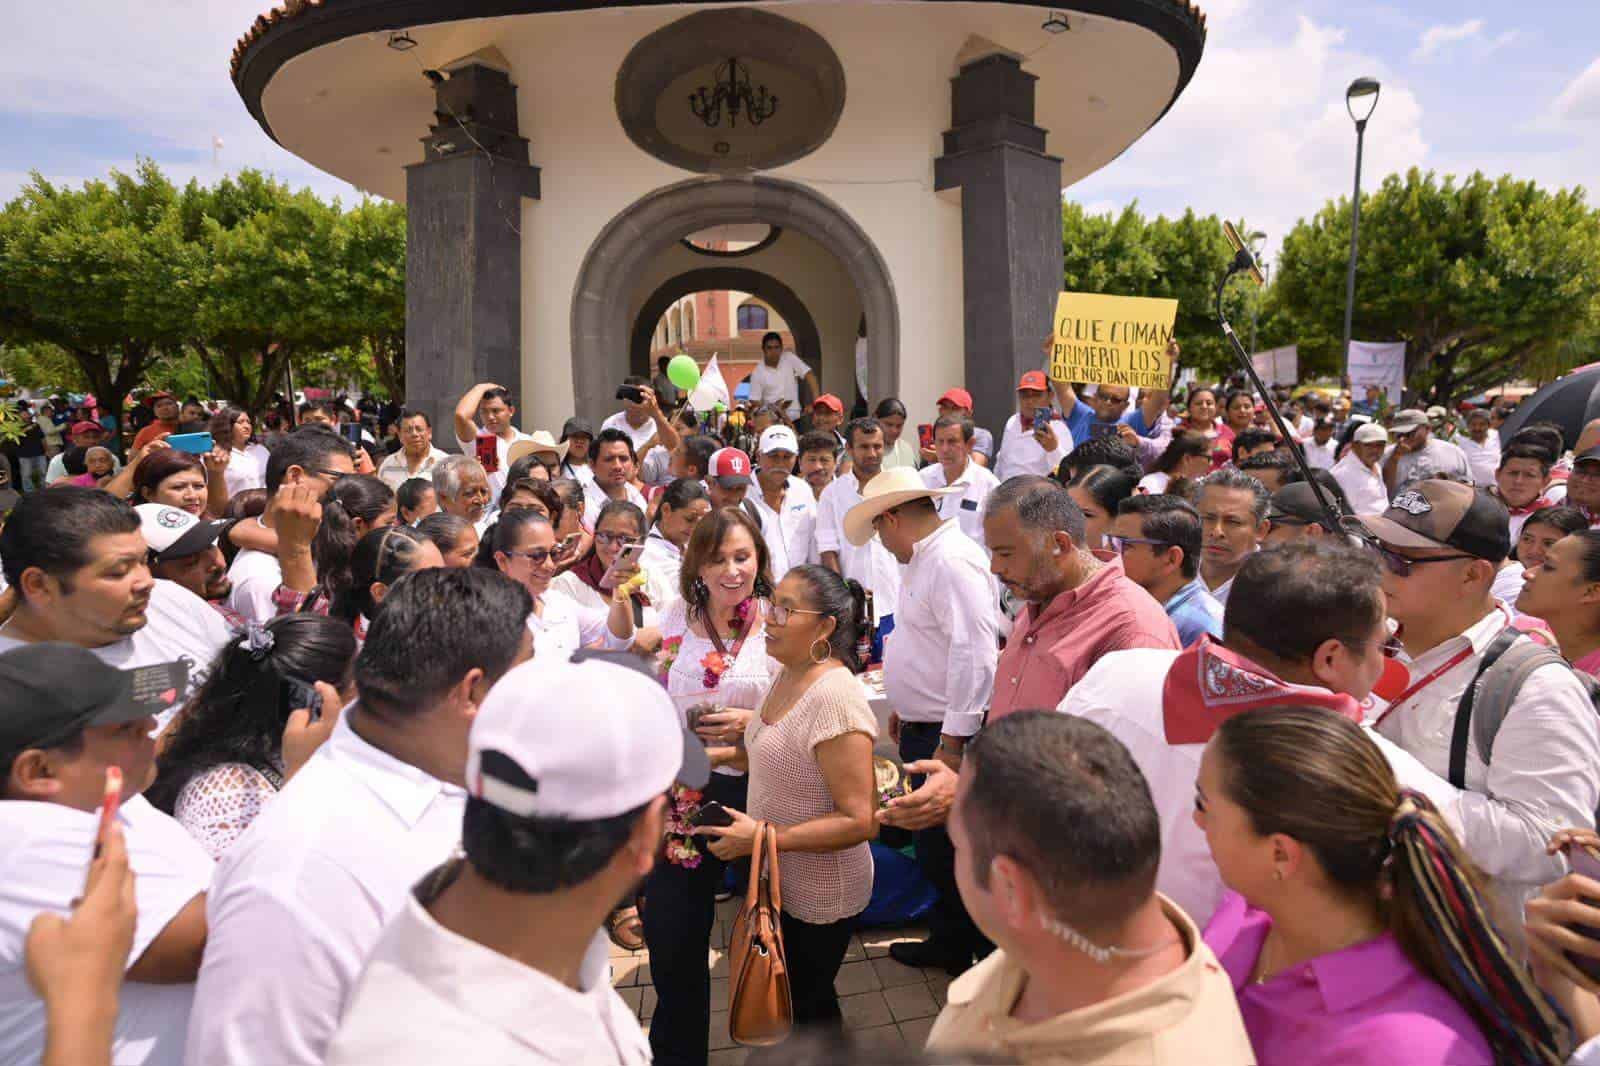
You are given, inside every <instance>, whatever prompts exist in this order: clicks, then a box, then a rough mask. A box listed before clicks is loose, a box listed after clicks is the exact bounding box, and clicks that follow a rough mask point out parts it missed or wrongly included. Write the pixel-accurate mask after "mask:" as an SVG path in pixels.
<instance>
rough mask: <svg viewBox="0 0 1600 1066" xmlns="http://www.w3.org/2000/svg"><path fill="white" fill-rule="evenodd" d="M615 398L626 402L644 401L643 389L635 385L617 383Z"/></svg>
mask: <svg viewBox="0 0 1600 1066" xmlns="http://www.w3.org/2000/svg"><path fill="white" fill-rule="evenodd" d="M617 399H619V400H625V401H627V402H628V403H644V390H643V389H641V388H639V386H637V385H618V386H617Z"/></svg>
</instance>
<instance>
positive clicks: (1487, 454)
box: [1454, 407, 1500, 488]
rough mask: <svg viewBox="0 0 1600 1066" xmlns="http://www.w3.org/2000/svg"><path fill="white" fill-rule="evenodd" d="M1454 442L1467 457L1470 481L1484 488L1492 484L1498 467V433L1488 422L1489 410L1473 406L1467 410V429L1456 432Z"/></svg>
mask: <svg viewBox="0 0 1600 1066" xmlns="http://www.w3.org/2000/svg"><path fill="white" fill-rule="evenodd" d="M1454 444H1455V446H1456V447H1457V448H1460V449H1461V452H1462V454H1463V455H1465V456H1466V457H1467V468H1468V469H1469V470H1471V471H1472V483H1473V484H1474V485H1478V486H1481V487H1484V488H1487V487H1488V486H1490V485H1493V484H1494V475H1495V471H1496V470H1498V469H1499V468H1500V434H1499V433H1497V432H1495V430H1494V428H1493V427H1492V426H1491V425H1490V424H1489V412H1488V411H1485V410H1484V409H1483V408H1481V407H1474V408H1473V409H1472V410H1470V411H1468V412H1467V431H1466V432H1465V433H1457V434H1456V436H1455V440H1454Z"/></svg>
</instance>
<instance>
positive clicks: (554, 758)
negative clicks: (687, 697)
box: [467, 652, 711, 822]
mask: <svg viewBox="0 0 1600 1066" xmlns="http://www.w3.org/2000/svg"><path fill="white" fill-rule="evenodd" d="M710 775H711V763H710V761H709V759H708V758H707V756H706V749H705V746H704V745H703V744H702V743H701V742H700V739H699V738H698V737H696V736H695V735H694V734H693V733H692V732H690V731H689V729H688V728H687V726H686V725H685V724H684V723H683V720H682V719H681V718H680V717H679V714H678V710H677V708H676V707H674V706H673V705H672V699H671V697H669V696H668V695H667V692H666V690H665V689H664V688H662V687H661V685H660V684H659V683H658V682H657V681H656V680H655V679H654V678H652V677H650V676H649V675H648V674H647V673H645V671H644V669H643V667H642V666H633V665H629V664H628V662H627V660H625V659H623V658H620V657H619V656H618V655H617V654H615V653H605V652H579V653H577V654H576V655H574V656H573V657H572V658H571V659H562V660H557V661H554V662H552V661H550V660H548V659H535V660H529V661H528V662H525V663H523V664H522V665H520V666H517V667H515V668H513V669H512V670H510V671H509V672H507V673H506V675H505V676H504V677H502V678H501V679H500V680H499V681H498V682H496V683H495V686H494V688H493V689H491V690H490V691H489V695H488V697H487V698H486V699H485V700H484V701H483V706H482V707H480V708H479V709H478V713H477V715H476V716H475V717H474V718H473V720H472V729H471V732H470V734H469V735H468V739H467V791H468V792H470V793H471V794H472V795H473V796H475V797H477V798H478V799H481V800H483V801H484V802H485V803H488V804H490V805H492V806H494V807H498V808H499V809H501V810H503V811H505V812H506V813H508V814H513V815H516V816H517V817H519V818H559V819H566V820H570V821H582V822H592V821H598V820H600V819H603V818H615V817H617V816H618V815H622V814H626V813H628V812H629V811H631V810H635V809H636V808H639V807H642V806H644V805H645V804H646V803H649V802H650V801H651V800H652V799H654V798H655V797H656V796H659V795H661V794H662V793H664V792H666V791H667V789H668V788H670V787H672V784H673V782H675V781H676V782H680V783H682V784H684V785H686V786H688V787H689V788H703V787H704V786H705V783H706V781H707V779H708V778H709V777H710Z"/></svg>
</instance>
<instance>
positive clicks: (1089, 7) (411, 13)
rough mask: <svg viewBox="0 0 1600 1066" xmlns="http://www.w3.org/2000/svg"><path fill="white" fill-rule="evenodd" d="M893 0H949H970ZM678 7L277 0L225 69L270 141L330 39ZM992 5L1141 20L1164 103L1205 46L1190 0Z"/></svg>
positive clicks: (646, 0) (498, 0) (669, 2)
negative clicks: (1165, 76)
mask: <svg viewBox="0 0 1600 1066" xmlns="http://www.w3.org/2000/svg"><path fill="white" fill-rule="evenodd" d="M900 2H901V3H906V4H911V3H933V4H948V3H952V2H955V3H960V2H970V0H900ZM685 6H686V5H684V4H683V3H682V0H625V2H622V3H618V2H615V0H284V2H283V3H282V4H279V5H278V6H276V7H274V8H272V9H271V10H270V11H268V12H267V13H266V14H264V15H260V16H257V18H256V20H255V22H254V23H252V24H251V26H250V28H249V30H247V31H246V32H245V34H244V36H242V37H240V38H239V41H238V43H237V44H236V45H235V46H234V49H233V57H232V60H231V63H230V73H231V75H232V78H233V83H234V87H235V88H236V89H237V90H238V92H239V95H240V96H241V97H242V98H243V100H244V103H245V106H246V107H247V108H248V109H249V111H250V113H251V115H253V116H254V117H255V119H256V121H257V122H258V123H260V124H261V127H262V129H264V130H265V131H266V132H267V134H268V135H269V136H273V139H274V140H276V139H277V138H276V136H275V135H274V134H273V132H272V128H271V126H270V125H269V124H268V122H267V120H266V116H265V114H264V113H263V111H262V106H261V97H262V93H263V92H264V91H265V89H266V86H267V83H268V82H270V81H271V80H272V77H273V75H274V74H276V73H277V71H278V70H279V68H281V67H282V66H283V65H284V64H285V63H287V62H289V61H290V60H292V59H294V58H295V57H296V56H299V55H302V54H304V53H306V52H309V51H311V50H313V49H315V48H318V47H320V46H322V45H325V44H329V43H332V42H334V41H339V40H343V39H345V38H349V37H354V36H359V35H362V34H368V33H380V32H385V31H393V30H403V29H407V28H410V27H417V26H427V25H436V24H439V23H446V22H458V21H464V20H469V19H488V18H501V17H506V16H514V15H532V14H546V13H556V12H577V11H599V10H616V9H618V8H630V7H632V8H651V7H679V8H682V7H685ZM692 6H694V7H698V8H701V9H705V8H713V7H717V6H729V7H738V6H751V5H750V3H749V0H700V2H699V3H697V4H694V5H692ZM756 6H760V5H756ZM996 6H1001V7H1006V6H1017V7H1032V8H1037V9H1039V10H1050V9H1055V10H1061V11H1065V12H1067V13H1069V14H1071V13H1078V14H1084V15H1096V16H1101V17H1104V18H1110V19H1116V20H1118V21H1122V22H1127V23H1132V24H1134V25H1138V26H1142V27H1144V28H1146V29H1148V30H1150V31H1152V32H1154V33H1156V34H1158V35H1160V36H1161V37H1162V38H1163V39H1164V40H1166V41H1167V43H1168V44H1169V45H1171V47H1172V49H1173V51H1174V52H1176V53H1177V56H1178V66H1179V74H1178V78H1177V82H1176V85H1175V86H1174V88H1173V92H1172V97H1171V100H1169V101H1168V105H1167V106H1168V107H1170V106H1171V103H1172V101H1176V100H1177V98H1178V95H1179V94H1180V93H1182V92H1183V90H1184V87H1185V86H1187V85H1188V84H1189V79H1190V78H1191V77H1193V75H1194V70H1195V67H1196V66H1197V65H1198V64H1199V62H1200V53H1201V51H1202V50H1203V49H1204V47H1205V40H1206V17H1205V13H1204V12H1202V11H1201V10H1200V9H1199V8H1198V7H1196V6H1195V5H1194V4H1193V3H1191V2H1190V0H1069V2H1067V3H1062V4H1051V5H1043V4H1038V3H1031V2H1026V0H998V3H997V4H996Z"/></svg>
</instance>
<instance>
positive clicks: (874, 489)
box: [844, 466, 966, 548]
mask: <svg viewBox="0 0 1600 1066" xmlns="http://www.w3.org/2000/svg"><path fill="white" fill-rule="evenodd" d="M965 491H966V486H965V485H957V486H956V487H954V488H943V489H930V488H929V487H928V486H927V485H925V484H923V481H922V475H921V474H918V473H917V472H916V471H915V470H912V469H911V468H909V467H904V466H901V467H895V468H894V469H892V470H884V471H882V472H880V473H879V474H878V476H877V477H875V478H873V479H872V480H871V481H870V482H868V484H867V491H866V492H865V493H863V494H862V496H861V502H860V503H858V504H856V505H855V506H854V507H852V508H850V510H848V511H846V512H845V514H844V535H845V539H847V540H848V541H850V543H851V544H854V545H855V546H856V547H858V548H859V547H861V545H863V544H865V543H866V542H867V541H869V540H871V539H872V538H873V536H874V535H875V533H876V531H875V530H874V529H873V528H872V523H873V520H874V519H876V518H877V517H878V516H879V515H881V514H882V513H883V512H885V511H887V510H889V509H890V508H891V507H899V506H900V505H901V504H902V503H905V502H907V501H909V500H916V499H922V498H923V497H927V498H928V499H933V498H934V497H937V496H949V495H950V494H952V493H956V492H965Z"/></svg>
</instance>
